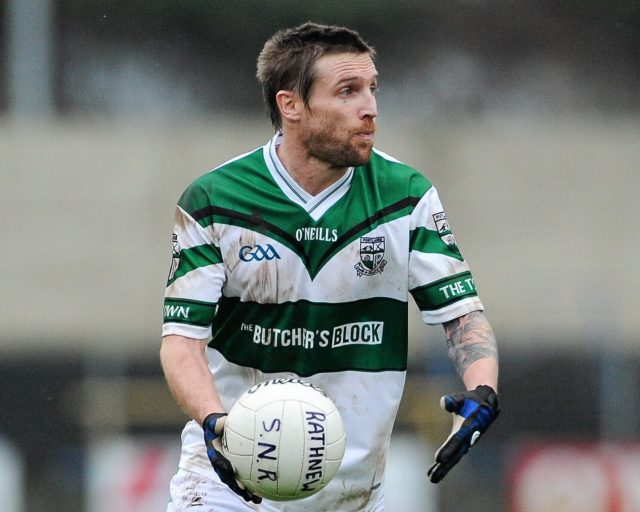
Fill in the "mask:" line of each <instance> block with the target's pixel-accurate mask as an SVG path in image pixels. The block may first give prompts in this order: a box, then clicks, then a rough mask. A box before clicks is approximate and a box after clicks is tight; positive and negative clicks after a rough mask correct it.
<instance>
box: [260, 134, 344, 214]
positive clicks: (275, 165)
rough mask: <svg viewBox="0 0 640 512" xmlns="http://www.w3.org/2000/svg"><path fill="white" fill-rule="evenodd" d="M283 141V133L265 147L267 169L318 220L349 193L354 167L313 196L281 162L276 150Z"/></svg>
mask: <svg viewBox="0 0 640 512" xmlns="http://www.w3.org/2000/svg"><path fill="white" fill-rule="evenodd" d="M281 141H282V132H278V133H276V134H275V135H274V136H273V138H272V139H271V140H270V141H269V142H267V144H265V145H264V146H263V155H264V160H265V162H266V164H267V168H268V169H269V172H270V173H271V176H272V177H273V179H274V181H275V182H276V183H277V185H278V187H280V190H282V192H283V193H284V195H286V196H287V197H288V198H289V200H291V201H292V202H294V203H296V204H298V205H299V206H300V207H302V208H303V209H304V210H305V211H306V212H307V213H308V214H309V215H310V216H311V218H313V219H314V220H318V219H319V218H320V217H322V215H324V214H325V213H326V212H327V210H329V208H331V207H332V206H333V205H334V204H335V203H336V202H337V201H339V200H340V198H342V196H344V195H345V194H346V193H347V192H348V191H349V188H350V187H351V182H352V180H353V167H349V168H348V169H347V172H346V173H345V174H344V176H342V177H341V178H340V179H339V180H338V181H336V182H335V183H333V184H331V185H330V186H329V187H327V188H325V189H324V190H323V191H321V192H319V193H318V194H316V195H315V196H314V195H311V194H309V193H308V192H306V191H305V190H304V189H302V188H301V187H300V186H299V185H298V184H297V183H296V182H295V180H294V179H293V178H292V177H291V175H290V174H289V172H288V171H287V169H286V168H285V166H284V165H283V164H282V162H281V161H280V158H278V154H277V152H276V148H277V147H278V146H279V145H280V143H281Z"/></svg>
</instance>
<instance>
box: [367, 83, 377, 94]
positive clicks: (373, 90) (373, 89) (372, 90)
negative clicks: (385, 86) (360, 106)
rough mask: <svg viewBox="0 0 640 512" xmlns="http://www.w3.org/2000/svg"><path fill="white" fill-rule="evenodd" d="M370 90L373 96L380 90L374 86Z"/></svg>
mask: <svg viewBox="0 0 640 512" xmlns="http://www.w3.org/2000/svg"><path fill="white" fill-rule="evenodd" d="M369 90H370V91H371V94H375V93H377V92H378V90H379V88H378V86H377V85H372V86H371V87H369Z"/></svg>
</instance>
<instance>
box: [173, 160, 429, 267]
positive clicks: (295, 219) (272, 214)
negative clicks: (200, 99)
mask: <svg viewBox="0 0 640 512" xmlns="http://www.w3.org/2000/svg"><path fill="white" fill-rule="evenodd" d="M429 188H431V183H429V181H428V180H427V179H426V178H425V177H424V176H422V175H420V174H419V173H418V172H417V171H415V170H413V169H411V168H409V167H407V166H405V165H404V164H400V163H397V162H393V161H390V160H387V159H385V158H383V157H381V156H380V155H378V154H376V153H374V154H373V155H372V158H371V161H370V162H369V163H368V164H366V165H364V166H360V167H356V168H355V169H354V175H353V179H352V182H351V186H350V189H349V192H348V193H347V194H345V195H344V196H343V197H342V198H341V199H340V200H338V201H337V202H336V203H335V204H334V205H333V206H332V207H331V208H330V209H329V210H328V211H327V212H326V213H325V214H324V215H323V216H322V217H321V218H320V219H318V220H314V219H313V218H312V217H310V216H309V214H308V213H307V212H306V211H305V210H304V209H303V208H302V207H300V206H299V205H298V204H296V203H294V202H292V201H291V200H289V198H288V197H286V196H285V195H284V193H283V192H282V190H280V188H279V187H278V185H277V184H276V183H275V182H274V180H273V178H272V177H271V175H270V173H269V171H268V169H267V167H266V165H265V163H264V160H263V157H262V151H261V150H258V151H256V152H254V153H251V154H249V155H247V156H245V157H244V158H241V159H239V160H235V161H232V162H230V163H228V164H226V165H224V166H222V167H220V168H218V169H216V170H214V171H212V172H210V173H208V174H205V175H204V176H202V177H201V178H199V179H198V180H196V181H195V182H194V183H193V185H192V186H191V187H189V189H188V190H187V191H186V192H185V193H184V194H183V196H182V198H181V199H180V202H179V204H180V206H181V207H182V208H184V209H185V210H186V211H187V212H189V214H190V215H191V216H192V217H193V218H194V219H195V220H196V221H197V222H198V223H199V224H200V225H201V226H202V227H208V226H210V225H211V224H214V223H216V224H226V225H231V226H239V227H242V228H245V229H249V230H251V231H255V232H258V233H261V234H264V235H266V236H269V237H271V238H273V239H275V240H278V241H279V242H280V243H282V244H283V245H285V246H287V247H288V248H289V249H290V250H291V251H293V252H295V253H296V254H297V255H298V256H299V257H300V260H301V262H302V263H303V265H304V266H305V267H306V269H307V272H308V273H309V275H310V276H311V278H312V279H313V278H314V277H315V276H316V275H317V274H318V272H319V271H320V270H321V269H322V267H323V266H324V265H325V264H326V263H327V262H328V261H329V260H331V258H332V257H333V256H334V255H336V254H337V253H338V252H339V251H340V250H341V249H343V248H344V247H345V246H347V245H348V244H350V243H351V242H353V241H354V240H356V239H357V238H358V237H360V236H363V235H366V234H367V233H369V232H370V231H372V230H373V229H375V228H376V227H377V226H380V225H382V224H385V223H388V222H391V221H393V220H395V219H398V218H401V217H404V216H407V215H410V214H411V212H412V211H413V208H414V207H415V205H416V204H417V203H418V202H419V201H420V198H421V197H422V196H423V195H424V193H425V192H426V191H427V190H428V189H429ZM305 228H307V229H311V230H314V232H316V233H322V234H323V235H325V240H324V241H323V242H322V243H319V241H318V239H307V238H303V239H300V238H299V237H297V236H296V233H297V232H298V230H300V229H305ZM336 228H339V229H336Z"/></svg>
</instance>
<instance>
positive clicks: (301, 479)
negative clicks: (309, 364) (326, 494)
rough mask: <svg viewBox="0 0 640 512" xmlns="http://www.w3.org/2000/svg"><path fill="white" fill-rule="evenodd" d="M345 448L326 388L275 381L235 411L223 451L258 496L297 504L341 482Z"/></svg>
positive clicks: (227, 426) (246, 397)
mask: <svg viewBox="0 0 640 512" xmlns="http://www.w3.org/2000/svg"><path fill="white" fill-rule="evenodd" d="M345 442H346V438H345V433H344V426H343V424H342V418H341V417H340V413H339V412H338V410H337V409H336V406H335V405H334V403H333V401H332V400H331V399H330V398H329V397H328V396H327V395H325V393H324V392H323V391H322V390H321V389H320V388H318V387H316V386H314V385H312V384H311V383H309V382H307V381H304V380H301V379H272V380H268V381H265V382H261V383H259V384H256V385H255V386H253V387H252V388H250V389H249V390H248V391H246V392H245V393H244V394H243V395H242V396H241V397H240V398H239V399H238V401H237V402H236V403H235V404H234V406H233V407H232V408H231V410H230V411H229V414H228V416H227V420H226V422H225V427H224V433H223V437H222V451H223V454H224V456H225V457H227V458H228V459H229V461H230V462H231V464H232V465H233V467H234V469H235V471H236V477H237V478H238V480H240V481H241V482H242V483H243V484H244V485H245V486H246V487H247V489H249V490H250V491H251V492H252V493H254V494H257V495H258V496H262V497H263V498H266V499H269V500H278V501H282V500H297V499H301V498H306V497H308V496H311V495H312V494H315V493H317V492H318V491H320V490H321V489H323V488H324V487H325V486H326V485H327V484H328V483H329V481H330V480H331V479H332V478H333V477H334V476H335V474H336V473H337V472H338V468H339V467H340V463H341V462H342V457H343V456H344V449H345Z"/></svg>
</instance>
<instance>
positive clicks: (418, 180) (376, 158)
mask: <svg viewBox="0 0 640 512" xmlns="http://www.w3.org/2000/svg"><path fill="white" fill-rule="evenodd" d="M368 165H369V168H370V169H371V173H372V176H373V178H374V179H375V180H376V181H382V182H384V183H385V185H386V186H390V185H396V186H400V187H405V186H406V185H407V184H408V186H409V192H410V194H411V195H422V194H424V193H425V192H426V191H427V190H429V189H430V188H431V187H432V185H431V182H430V181H429V179H428V178H427V177H426V176H425V174H424V173H423V172H421V171H419V170H418V169H415V168H414V167H411V166H410V165H407V164H405V163H404V162H402V161H400V160H398V159H397V158H395V157H393V156H391V155H389V154H387V153H385V152H384V151H380V150H379V149H377V148H374V149H373V152H372V153H371V160H370V161H369V164H368Z"/></svg>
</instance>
